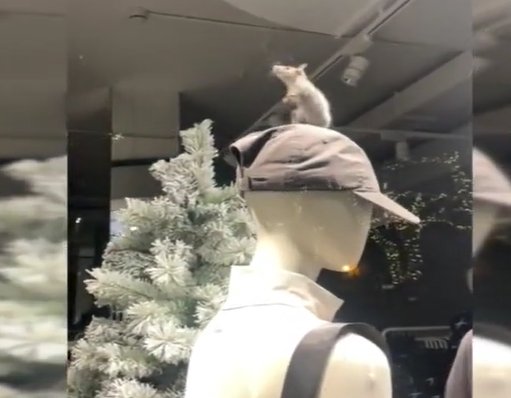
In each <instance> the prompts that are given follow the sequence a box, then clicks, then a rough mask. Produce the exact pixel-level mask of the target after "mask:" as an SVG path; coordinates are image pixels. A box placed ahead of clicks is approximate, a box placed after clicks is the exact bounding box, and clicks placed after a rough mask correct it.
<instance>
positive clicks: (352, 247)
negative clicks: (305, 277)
mask: <svg viewBox="0 0 511 398" xmlns="http://www.w3.org/2000/svg"><path fill="white" fill-rule="evenodd" d="M247 203H248V204H249V207H250V208H251V209H252V211H253V214H254V215H255V218H256V220H257V222H258V224H259V233H258V240H263V239H272V240H273V241H274V242H277V241H279V240H281V238H282V237H283V236H285V239H286V241H287V242H288V243H289V246H292V247H293V248H292V249H291V248H290V247H287V248H286V250H294V251H295V252H298V253H299V255H300V257H301V258H302V259H303V261H307V262H311V263H314V264H316V265H318V266H320V267H321V268H325V269H329V270H332V271H340V272H346V271H348V270H350V269H353V268H354V267H356V266H357V264H358V262H359V260H360V257H361V256H362V252H363V250H364V247H365V244H366V241H367V235H368V233H369V229H370V226H371V217H372V205H371V204H370V203H368V202H365V201H363V200H362V199H359V198H357V197H356V196H355V195H353V194H352V193H351V192H336V191H334V192H331V191H325V192H317V191H310V192H255V193H249V194H248V195H247ZM280 245H281V247H283V246H284V245H283V244H280Z"/></svg>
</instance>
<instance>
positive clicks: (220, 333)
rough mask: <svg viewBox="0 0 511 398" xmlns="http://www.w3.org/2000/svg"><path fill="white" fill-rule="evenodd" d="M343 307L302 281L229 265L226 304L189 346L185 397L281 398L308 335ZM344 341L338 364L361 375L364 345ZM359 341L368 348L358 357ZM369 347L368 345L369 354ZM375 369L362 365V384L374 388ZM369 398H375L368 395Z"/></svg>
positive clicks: (296, 276) (299, 277)
mask: <svg viewBox="0 0 511 398" xmlns="http://www.w3.org/2000/svg"><path fill="white" fill-rule="evenodd" d="M341 305H342V300H340V299H338V298H337V297H335V296H334V295H333V294H331V293H329V292H328V291H327V290H325V289H323V288H322V287H320V286H319V285H318V284H316V283H315V282H314V281H312V280H310V279H308V278H307V277H305V276H303V275H300V274H295V273H291V272H286V271H281V270H275V271H270V272H268V271H265V272H262V271H260V270H257V269H253V268H252V267H249V266H244V267H233V270H232V273H231V282H230V289H229V295H228V298H227V301H226V303H225V305H224V306H223V309H222V310H221V311H220V313H219V314H218V315H217V316H216V317H215V318H214V319H213V320H212V322H211V323H210V324H209V325H208V326H207V328H206V329H205V330H204V331H203V332H202V334H201V335H200V336H199V338H198V340H197V342H196V345H195V346H194V350H193V353H192V356H191V359H190V364H189V368H188V379H187V388H186V394H185V397H186V398H278V397H280V395H281V392H282V386H283V382H284V378H285V374H286V370H287V366H288V364H289V360H290V358H291V355H292V353H293V351H294V349H295V348H296V346H297V344H298V343H299V341H300V340H301V339H302V337H303V336H304V335H305V334H306V333H307V332H308V331H310V330H311V329H313V328H316V327H318V326H320V325H321V324H324V323H325V322H329V321H331V320H332V319H333V317H334V315H335V313H336V312H337V310H338V309H339V308H340V306H341ZM349 337H350V336H349V335H347V336H345V337H344V338H342V339H341V340H340V342H339V343H341V341H343V340H345V343H344V344H345V347H344V348H345V350H346V351H345V352H346V358H345V359H342V361H345V362H349V366H350V367H351V368H353V369H357V370H356V372H359V373H360V371H359V369H360V368H361V367H360V366H359V364H361V366H365V364H366V362H365V361H366V360H365V359H364V358H363V357H364V349H365V347H367V344H368V342H367V340H364V339H363V338H362V337H360V336H351V337H352V338H354V339H355V340H352V341H351V342H350V340H349ZM357 339H358V340H357ZM360 341H362V343H364V344H365V345H364V344H362V351H361V350H360V349H359V348H360V345H359V344H358V343H359V342H360ZM354 342H355V344H354ZM374 347H375V346H373V345H372V343H370V348H371V349H373V351H371V353H372V352H374ZM355 355H356V359H355V362H356V363H355V365H354V366H353V363H354V360H353V357H354V356H355ZM383 356H384V355H383V354H382V357H383ZM358 357H360V358H358ZM369 357H370V358H371V354H369ZM365 358H367V356H365ZM378 366H379V364H377V365H376V366H372V367H371V366H370V367H369V368H368V369H366V368H365V367H363V368H362V369H363V373H364V375H363V379H364V380H365V376H366V375H365V373H367V375H368V377H369V379H371V380H370V382H371V383H373V384H375V377H376V378H379V376H374V374H375V368H377V367H378ZM351 368H350V369H351ZM354 372H355V370H354ZM344 373H345V374H346V373H350V372H346V371H344ZM376 373H378V371H376ZM347 377H351V375H350V376H347ZM351 378H352V379H353V377H351ZM355 379H357V377H355ZM378 380H379V379H378ZM384 384H385V383H384ZM389 384H390V381H389ZM364 388H365V387H364ZM372 388H373V389H375V387H374V385H373V387H372ZM325 396H330V395H329V394H326V395H325ZM353 396H354V397H358V396H364V397H365V396H366V395H359V394H354V395H353ZM372 396H376V395H371V394H368V395H367V397H372ZM378 396H387V395H385V394H384V395H381V394H380V395H378Z"/></svg>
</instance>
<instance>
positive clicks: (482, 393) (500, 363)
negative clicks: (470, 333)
mask: <svg viewBox="0 0 511 398" xmlns="http://www.w3.org/2000/svg"><path fill="white" fill-rule="evenodd" d="M476 333H477V329H476ZM472 344H473V356H474V358H473V373H472V377H473V383H472V384H473V388H474V390H473V397H474V398H490V397H491V398H509V397H511V378H510V375H511V347H510V346H508V345H506V344H504V343H500V342H497V341H493V340H490V339H488V338H484V337H479V336H474V339H473V342H472Z"/></svg>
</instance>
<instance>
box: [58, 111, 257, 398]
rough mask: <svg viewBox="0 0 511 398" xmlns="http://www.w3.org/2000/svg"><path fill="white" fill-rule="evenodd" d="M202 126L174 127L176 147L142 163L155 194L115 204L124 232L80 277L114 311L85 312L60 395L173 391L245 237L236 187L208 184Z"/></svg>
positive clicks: (136, 395)
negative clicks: (171, 154)
mask: <svg viewBox="0 0 511 398" xmlns="http://www.w3.org/2000/svg"><path fill="white" fill-rule="evenodd" d="M210 129H211V122H210V121H208V120H206V121H204V122H202V123H200V124H198V125H196V126H194V127H193V128H191V129H189V130H186V131H183V132H181V134H180V135H181V138H182V144H183V147H184V153H182V154H180V155H179V156H177V157H175V158H173V159H171V160H169V161H159V162H157V163H155V164H154V165H153V166H152V167H151V169H150V171H151V173H152V175H153V176H154V177H155V178H156V179H157V180H159V181H160V182H161V184H162V188H163V194H162V195H161V196H159V197H156V198H154V199H153V200H151V201H144V200H137V199H128V200H127V207H126V208H125V209H123V210H121V211H120V212H119V214H118V218H119V220H120V221H121V223H122V224H123V226H124V229H123V233H122V234H120V235H119V236H117V237H114V238H113V239H112V241H111V242H110V243H109V244H108V247H107V250H106V252H105V254H104V260H103V264H102V266H101V267H99V268H96V269H95V270H93V271H92V272H91V276H92V278H91V279H90V280H89V281H87V289H88V291H89V292H90V293H91V294H92V295H93V296H94V297H95V300H96V303H97V305H98V306H108V307H110V308H111V309H112V311H113V312H114V313H115V314H116V316H115V317H112V318H110V319H102V318H94V319H93V320H92V322H91V324H90V325H89V326H88V327H87V328H86V331H85V334H84V337H83V338H81V339H80V340H78V341H77V342H76V343H75V344H74V347H73V349H72V360H71V365H70V368H69V372H68V384H69V396H71V397H80V398H82V397H83V398H93V397H94V398H121V397H122V398H171V397H172V398H174V397H181V396H182V394H183V389H184V380H185V374H186V365H187V361H188V358H189V355H190V350H191V348H192V345H193V342H194V340H195V337H196V335H197V333H198V332H199V331H200V330H201V329H202V328H203V327H204V326H205V325H206V324H207V323H208V321H209V320H210V319H211V318H212V316H213V315H214V314H215V313H216V312H217V310H218V308H219V306H220V305H221V304H222V302H223V300H224V297H225V293H226V288H227V281H228V274H229V266H231V265H234V264H246V263H247V262H248V260H249V259H250V255H251V253H252V251H253V246H254V238H253V230H252V228H251V224H250V221H249V215H248V212H247V211H246V208H245V207H244V203H243V201H242V199H241V198H240V197H239V195H238V193H237V190H236V189H235V187H234V186H226V187H219V186H217V184H216V183H215V178H214V177H215V175H214V169H213V160H214V158H215V157H216V156H217V151H216V149H215V147H214V142H213V137H212V135H211V131H210Z"/></svg>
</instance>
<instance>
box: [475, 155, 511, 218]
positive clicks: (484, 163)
mask: <svg viewBox="0 0 511 398" xmlns="http://www.w3.org/2000/svg"><path fill="white" fill-rule="evenodd" d="M472 174H473V181H472V183H473V200H474V201H479V202H484V203H489V204H494V205H496V206H500V207H503V208H511V182H510V181H509V179H508V178H507V177H506V176H505V174H504V173H503V172H502V170H500V169H499V168H498V167H497V165H496V164H495V163H494V162H493V161H492V160H491V159H490V157H489V156H488V155H486V154H485V153H483V152H481V151H480V150H479V149H475V148H474V150H473V152H472Z"/></svg>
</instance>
